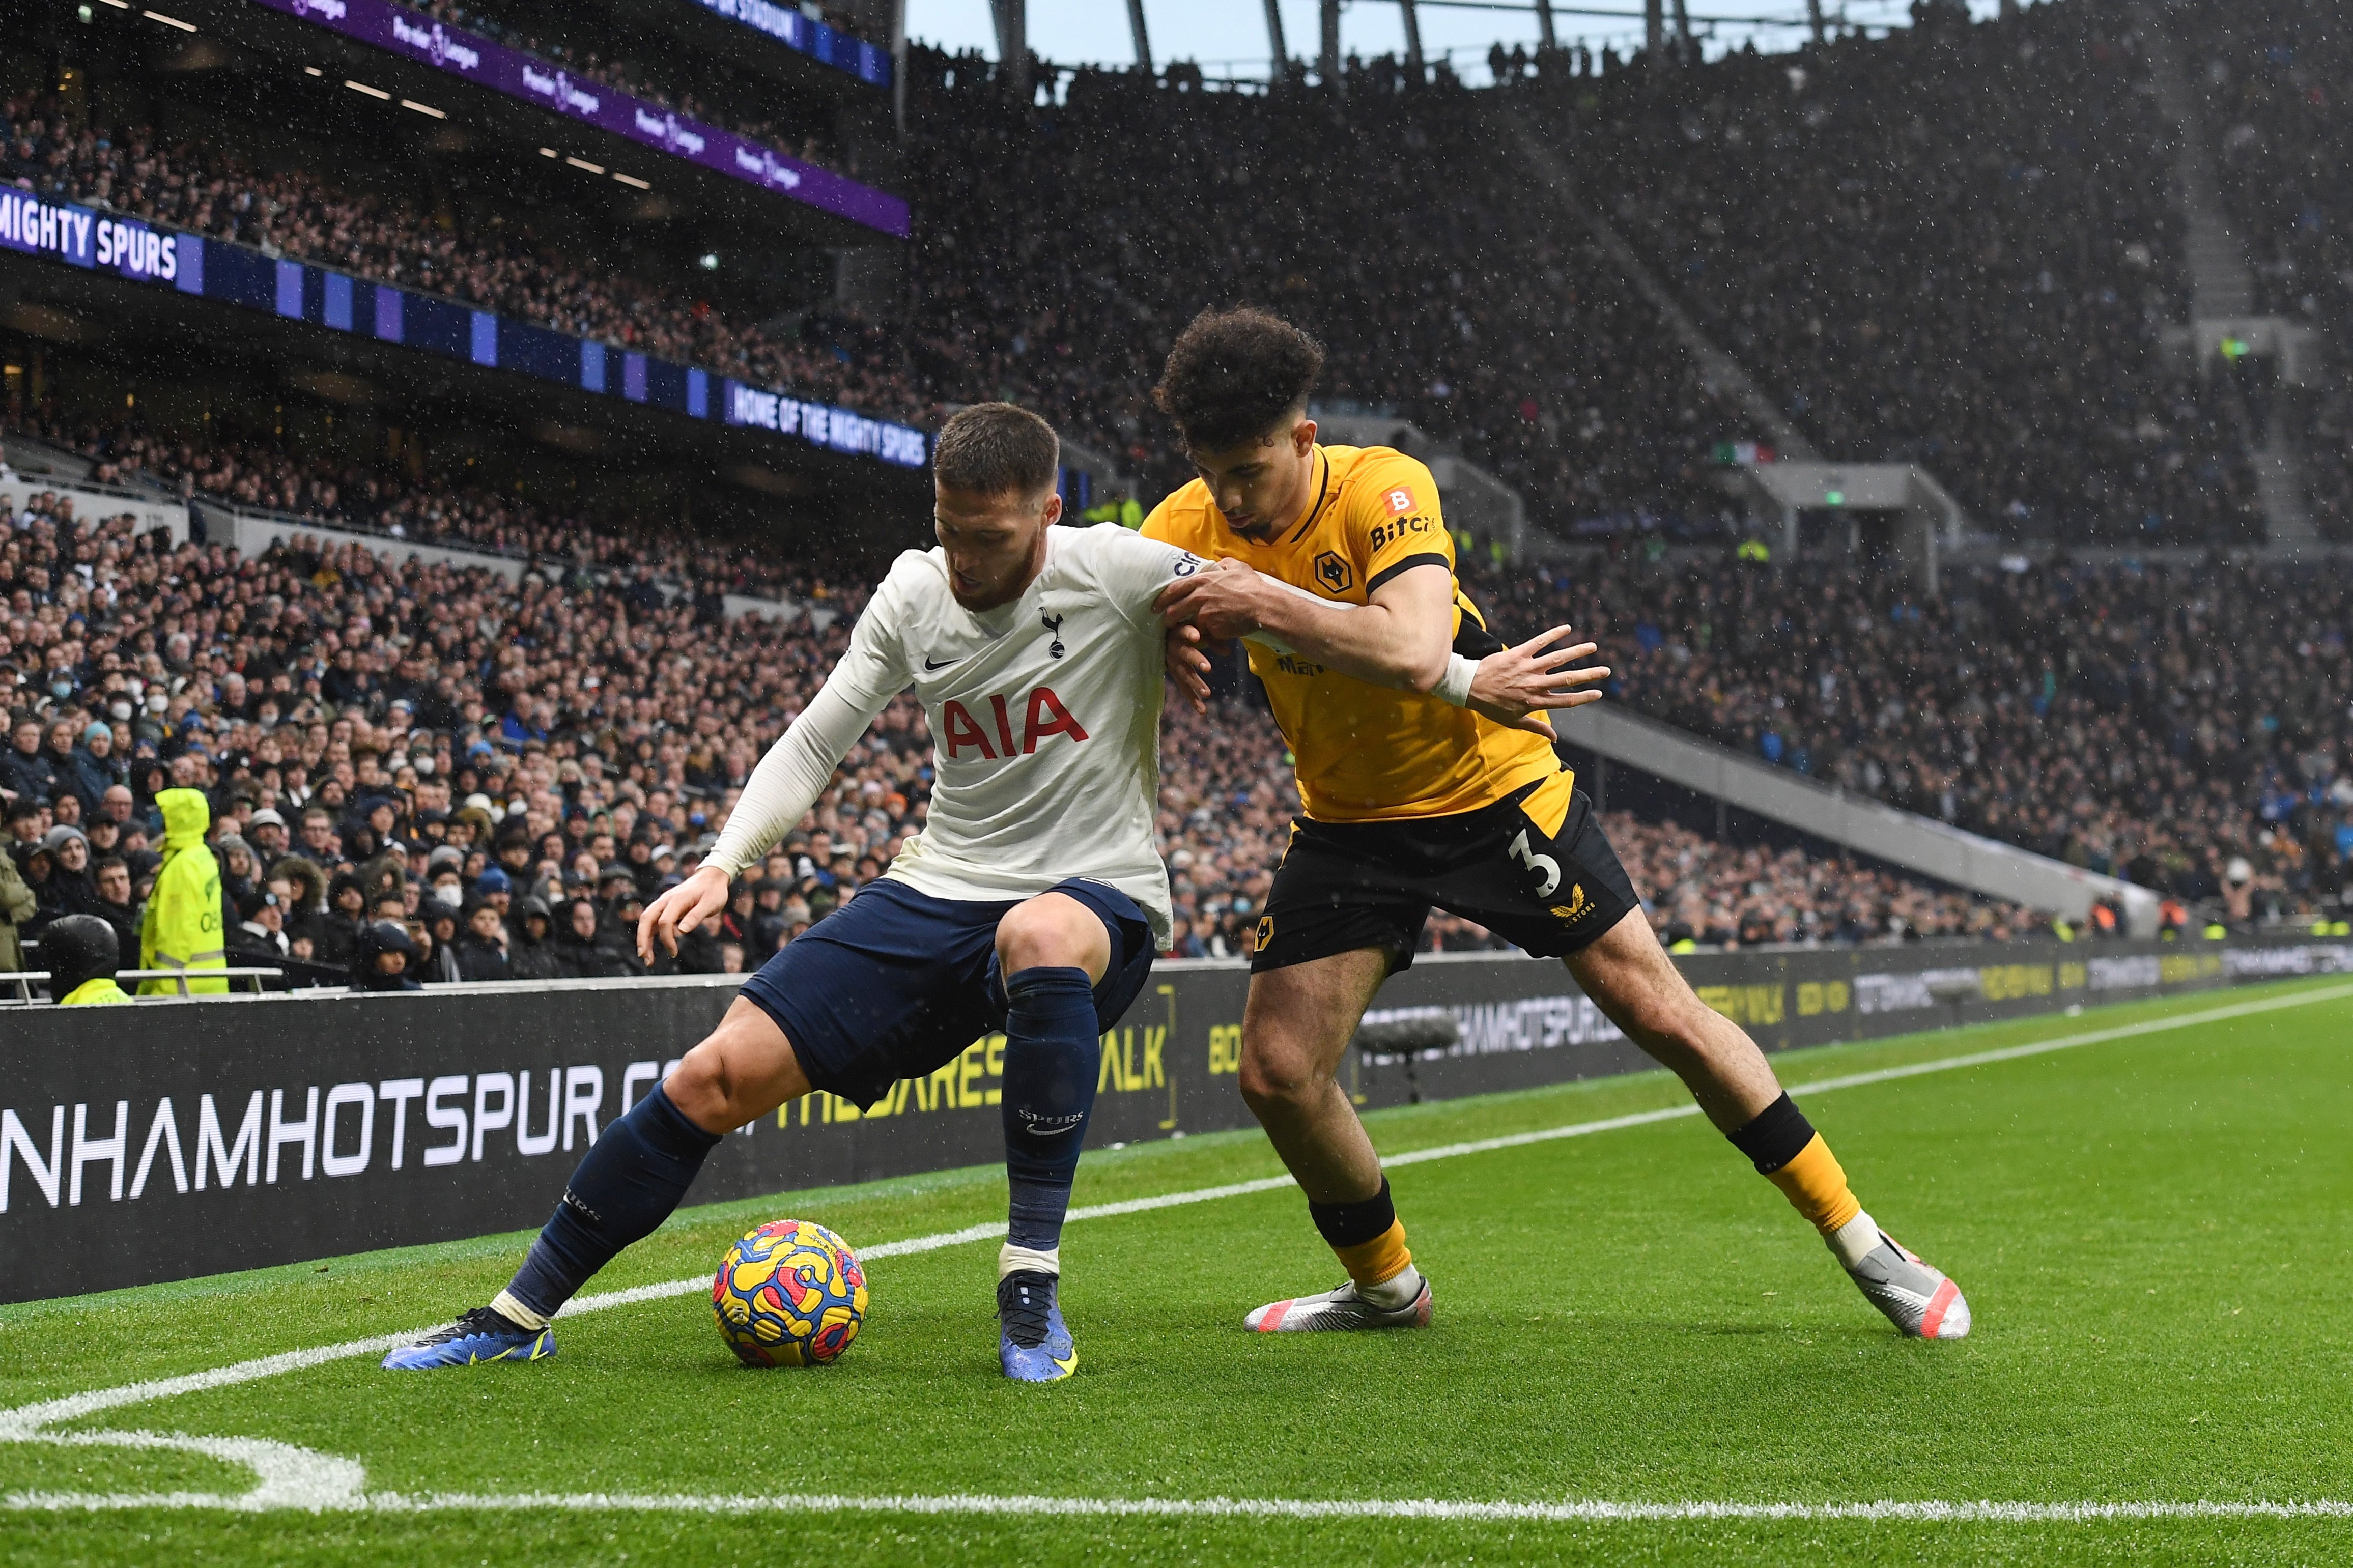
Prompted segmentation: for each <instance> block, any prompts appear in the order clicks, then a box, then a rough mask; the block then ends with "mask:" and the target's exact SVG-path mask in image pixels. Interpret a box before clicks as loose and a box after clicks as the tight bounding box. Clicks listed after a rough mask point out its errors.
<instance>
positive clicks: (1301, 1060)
mask: <svg viewBox="0 0 2353 1568" xmlns="http://www.w3.org/2000/svg"><path fill="white" fill-rule="evenodd" d="M1240 1076H1241V1091H1242V1099H1243V1100H1244V1101H1245V1102H1246V1103H1248V1104H1250V1105H1251V1106H1279V1105H1293V1104H1300V1103H1303V1102H1304V1101H1306V1100H1312V1099H1314V1097H1315V1096H1316V1095H1317V1094H1318V1093H1320V1092H1321V1090H1322V1085H1323V1082H1324V1075H1323V1074H1321V1073H1318V1072H1317V1071H1316V1070H1315V1060H1314V1053H1313V1052H1311V1051H1308V1050H1306V1049H1304V1048H1303V1047H1299V1046H1296V1045H1294V1044H1293V1043H1290V1042H1287V1041H1283V1040H1281V1039H1276V1040H1270V1041H1266V1042H1263V1043H1261V1042H1256V1041H1252V1040H1250V1039H1248V1038H1247V1037H1245V1038H1244V1040H1243V1042H1242V1060H1241V1075H1240Z"/></svg>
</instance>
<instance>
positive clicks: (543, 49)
mask: <svg viewBox="0 0 2353 1568" xmlns="http://www.w3.org/2000/svg"><path fill="white" fill-rule="evenodd" d="M418 9H420V10H422V11H424V12H425V13H426V14H427V15H428V16H432V17H434V18H435V19H436V20H438V21H442V22H446V23H448V24H449V25H450V26H453V27H463V28H465V29H466V30H467V31H469V32H472V33H479V34H480V35H481V36H482V37H486V38H490V39H492V40H494V41H496V42H498V43H501V44H504V45H505V46H506V47H509V48H511V49H517V50H520V51H522V53H524V54H528V55H537V56H538V57H539V58H542V59H543V60H546V61H548V62H550V63H551V64H553V65H557V66H561V67H562V68H564V69H565V70H566V71H568V72H569V73H571V74H572V75H574V76H576V77H582V78H585V79H587V80H589V81H594V82H599V83H602V84H603V85H604V86H607V87H611V88H617V89H620V90H621V91H623V92H626V93H628V94H630V95H631V96H633V97H636V98H641V99H644V100H646V101H647V102H649V103H651V104H654V105H655V106H657V107H659V108H662V109H667V110H670V111H671V112H672V113H674V114H684V115H690V116H691V117H692V118H694V119H696V120H700V121H702V122H703V123H704V124H705V125H715V126H717V127H719V128H720V129H721V130H723V131H733V132H735V134H736V135H738V136H741V137H744V138H745V139H746V140H748V141H752V142H760V143H761V144H763V145H765V146H768V147H773V148H775V149H776V151H777V152H779V153H784V154H785V155H786V156H787V157H792V158H797V159H799V160H800V161H801V162H802V163H814V164H816V165H818V167H819V168H825V169H832V170H834V171H836V172H837V173H839V174H848V175H849V177H850V178H852V179H856V178H857V177H858V157H857V153H856V152H855V150H854V149H848V148H843V147H840V146H838V145H836V144H835V142H834V139H833V136H832V135H831V133H830V128H829V127H828V126H827V125H826V124H825V123H824V122H823V121H821V120H815V119H811V118H809V117H807V116H801V115H791V116H788V117H786V118H779V117H778V116H777V115H776V113H774V112H770V113H766V114H762V113H759V112H757V111H756V110H754V109H753V108H751V107H750V106H751V105H752V104H754V103H764V104H766V105H769V106H771V107H772V109H786V110H788V109H789V106H790V104H791V102H792V96H791V95H789V94H784V93H779V92H778V91H776V87H775V85H774V84H773V83H771V82H768V81H766V80H765V79H757V78H755V79H754V80H753V81H752V82H748V83H743V84H738V83H735V82H733V80H731V79H728V73H727V70H726V66H725V62H720V63H719V64H718V65H717V67H716V68H715V70H716V73H717V75H718V78H719V80H718V81H717V83H715V84H714V85H715V86H716V87H717V89H719V91H720V93H722V94H723V96H714V95H713V94H712V92H710V91H704V92H697V91H695V90H694V89H691V88H688V87H684V86H681V85H680V84H679V83H677V82H675V81H673V80H671V79H670V78H669V77H668V75H667V74H666V73H664V72H663V71H662V69H661V68H659V67H658V66H653V65H649V62H647V61H646V60H643V59H617V58H612V57H611V56H610V55H609V54H608V53H607V52H606V51H604V50H599V49H594V48H588V47H583V46H580V45H575V44H572V43H568V42H566V41H565V40H564V39H562V38H557V37H549V36H546V35H543V34H542V33H540V32H537V31H535V30H533V29H532V28H530V27H528V26H521V25H518V24H517V23H515V22H514V21H512V20H511V19H509V18H508V17H507V16H503V15H501V10H502V9H503V8H502V7H497V6H495V4H494V5H493V7H492V8H490V9H486V8H485V7H484V6H482V5H479V4H478V5H459V3H458V0H423V4H421V5H419V6H418Z"/></svg>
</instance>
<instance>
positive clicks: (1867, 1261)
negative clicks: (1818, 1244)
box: [1824, 1214, 1969, 1340]
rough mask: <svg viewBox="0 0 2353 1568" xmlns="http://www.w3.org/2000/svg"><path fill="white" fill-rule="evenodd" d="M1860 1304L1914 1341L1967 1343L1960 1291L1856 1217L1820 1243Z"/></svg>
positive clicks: (1861, 1216) (1966, 1319)
mask: <svg viewBox="0 0 2353 1568" xmlns="http://www.w3.org/2000/svg"><path fill="white" fill-rule="evenodd" d="M1824 1239H1825V1240H1826V1241H1828V1242H1829V1243H1830V1248H1831V1252H1832V1253H1834V1254H1835V1255H1836V1256H1837V1258H1838V1260H1839V1263H1840V1266H1841V1267H1842V1268H1845V1270H1846V1273H1847V1278H1848V1279H1852V1280H1853V1281H1854V1287H1855V1289H1858V1290H1860V1291H1862V1296H1863V1300H1866V1301H1869V1302H1870V1303H1871V1304H1872V1305H1873V1306H1874V1307H1876V1308H1878V1309H1879V1310H1881V1311H1883V1312H1884V1313H1886V1314H1887V1321H1889V1322H1891V1323H1894V1325H1895V1326H1896V1328H1897V1329H1899V1330H1901V1331H1903V1332H1904V1333H1905V1334H1907V1335H1909V1336H1910V1337H1912V1338H1914V1339H1920V1340H1958V1339H1966V1338H1968V1331H1969V1304H1968V1300H1966V1299H1965V1298H1964V1297H1963V1296H1962V1295H1961V1288H1960V1287H1959V1286H1957V1285H1956V1284H1954V1283H1953V1282H1952V1281H1951V1280H1950V1279H1946V1278H1945V1276H1944V1275H1943V1274H1941V1273H1939V1272H1938V1271H1937V1270H1936V1269H1935V1268H1931V1267H1929V1266H1928V1265H1927V1264H1926V1263H1923V1262H1921V1261H1920V1258H1919V1256H1918V1255H1917V1254H1916V1253H1915V1252H1913V1251H1912V1250H1911V1249H1910V1248H1908V1247H1905V1245H1904V1244H1903V1243H1902V1242H1899V1241H1897V1240H1896V1239H1895V1238H1894V1237H1892V1236H1890V1235H1888V1234H1887V1233H1886V1232H1885V1231H1883V1230H1882V1229H1880V1228H1879V1223H1878V1221H1876V1220H1874V1219H1873V1218H1872V1217H1871V1215H1868V1214H1858V1215H1855V1216H1854V1218H1852V1219H1851V1220H1849V1221H1848V1222H1847V1223H1846V1224H1845V1225H1843V1226H1841V1227H1840V1228H1839V1229H1837V1230H1835V1231H1833V1232H1831V1234H1830V1235H1829V1236H1828V1237H1824Z"/></svg>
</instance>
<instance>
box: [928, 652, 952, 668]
mask: <svg viewBox="0 0 2353 1568" xmlns="http://www.w3.org/2000/svg"><path fill="white" fill-rule="evenodd" d="M954 663H955V660H954V659H952V658H940V659H935V658H931V657H929V656H928V655H926V656H925V658H924V659H923V668H924V669H925V670H926V671H930V670H934V669H945V668H947V667H948V666H950V665H952V664H954Z"/></svg>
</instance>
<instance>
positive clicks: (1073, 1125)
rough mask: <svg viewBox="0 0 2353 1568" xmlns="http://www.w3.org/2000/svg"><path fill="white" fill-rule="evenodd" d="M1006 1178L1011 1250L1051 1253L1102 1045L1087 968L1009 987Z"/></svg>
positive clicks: (1019, 978) (1042, 974)
mask: <svg viewBox="0 0 2353 1568" xmlns="http://www.w3.org/2000/svg"><path fill="white" fill-rule="evenodd" d="M1005 994H1006V998H1007V1000H1008V1002H1009V1003H1010V1004H1011V1005H1010V1006H1008V1008H1007V1010H1006V1016H1005V1035H1006V1039H1005V1093H1004V1098H1003V1100H1002V1101H1001V1103H1002V1105H1003V1108H1004V1119H1005V1174H1006V1179H1007V1180H1008V1183H1009V1184H1011V1186H1012V1189H1013V1202H1012V1208H1011V1213H1010V1215H1009V1220H1010V1223H1009V1224H1008V1226H1007V1229H1006V1241H1007V1243H1008V1246H1012V1247H1021V1248H1023V1249H1025V1250H1028V1251H1031V1252H1051V1251H1053V1250H1054V1249H1055V1248H1056V1247H1060V1246H1061V1244H1062V1215H1063V1214H1064V1213H1065V1212H1066V1211H1067V1210H1068V1209H1069V1208H1070V1206H1071V1178H1072V1177H1073V1176H1075V1175H1076V1174H1077V1173H1078V1169H1079V1149H1080V1146H1081V1145H1082V1144H1083V1143H1085V1142H1086V1139H1087V1113H1088V1112H1089V1111H1090V1110H1093V1109H1094V1103H1095V1074H1096V1072H1097V1070H1098V1069H1099V1068H1100V1067H1101V1065H1102V1059H1103V1041H1102V1039H1101V1038H1100V1037H1098V1036H1097V1035H1096V1034H1095V992H1094V986H1093V984H1092V983H1091V982H1090V981H1089V980H1088V979H1087V972H1086V971H1085V970H1083V969H1070V968H1055V967H1050V966H1046V965H1042V964H1041V965H1039V966H1038V967H1036V968H1031V969H1025V970H1022V971H1021V972H1020V973H1018V974H1015V975H1013V976H1012V977H1011V978H1009V979H1008V980H1007V981H1006V983H1005Z"/></svg>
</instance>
